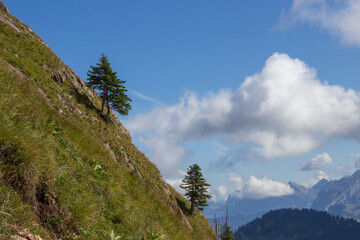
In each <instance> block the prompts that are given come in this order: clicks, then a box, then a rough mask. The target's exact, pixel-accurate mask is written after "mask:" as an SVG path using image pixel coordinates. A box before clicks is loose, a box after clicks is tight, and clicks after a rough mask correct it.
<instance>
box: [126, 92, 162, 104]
mask: <svg viewBox="0 0 360 240" xmlns="http://www.w3.org/2000/svg"><path fill="white" fill-rule="evenodd" d="M129 92H130V93H132V94H134V95H135V96H137V97H139V98H142V99H144V100H146V101H149V102H153V103H156V104H158V105H161V104H162V102H160V101H158V100H156V99H154V98H151V97H148V96H145V95H144V94H142V93H139V92H137V91H134V90H129Z"/></svg>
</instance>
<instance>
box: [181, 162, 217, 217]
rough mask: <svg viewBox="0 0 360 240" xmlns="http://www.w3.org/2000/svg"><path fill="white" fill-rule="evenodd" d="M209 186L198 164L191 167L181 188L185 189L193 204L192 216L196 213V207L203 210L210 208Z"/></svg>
mask: <svg viewBox="0 0 360 240" xmlns="http://www.w3.org/2000/svg"><path fill="white" fill-rule="evenodd" d="M209 186H210V184H208V183H206V180H205V178H204V177H203V175H202V173H201V168H200V166H199V165H197V164H196V163H195V164H193V165H191V166H189V168H188V170H187V172H186V175H185V177H184V179H183V180H182V184H181V185H180V187H181V188H183V189H185V191H186V193H185V196H187V197H188V199H189V201H190V203H191V208H190V215H192V214H193V213H194V208H195V207H196V208H197V209H199V210H203V209H204V208H203V207H205V206H208V204H207V200H208V199H210V198H211V195H209V194H207V192H208V187H209Z"/></svg>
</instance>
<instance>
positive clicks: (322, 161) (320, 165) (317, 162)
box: [301, 153, 333, 171]
mask: <svg viewBox="0 0 360 240" xmlns="http://www.w3.org/2000/svg"><path fill="white" fill-rule="evenodd" d="M332 163H333V160H332V158H331V157H330V155H329V154H328V153H322V154H318V155H316V157H314V158H312V159H311V160H310V162H308V163H306V164H305V165H304V166H302V167H301V170H303V171H309V170H323V169H326V168H328V167H329V166H330V165H331V164H332Z"/></svg>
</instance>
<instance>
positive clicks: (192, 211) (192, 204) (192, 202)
mask: <svg viewBox="0 0 360 240" xmlns="http://www.w3.org/2000/svg"><path fill="white" fill-rule="evenodd" d="M194 208H195V203H194V200H191V207H190V215H193V214H194Z"/></svg>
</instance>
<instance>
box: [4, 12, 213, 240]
mask: <svg viewBox="0 0 360 240" xmlns="http://www.w3.org/2000/svg"><path fill="white" fill-rule="evenodd" d="M0 14H4V13H0ZM6 16H7V17H9V18H11V19H12V20H13V21H14V22H15V23H16V25H17V26H18V27H19V28H21V29H27V26H25V25H22V24H21V23H20V22H18V20H17V19H15V18H13V17H11V16H9V15H6ZM0 29H1V32H0V45H1V46H2V47H1V48H0V123H1V124H0V225H1V226H0V232H1V235H0V239H8V238H9V237H10V236H11V235H12V234H14V232H15V231H16V229H15V228H19V229H24V228H28V229H29V230H30V231H31V233H33V234H38V235H40V236H41V237H42V238H43V239H54V238H55V236H56V237H57V238H61V239H110V237H109V233H110V232H111V230H114V231H115V232H116V233H117V234H119V235H122V236H124V237H133V238H141V237H144V238H145V239H149V236H150V235H149V233H151V232H153V233H157V234H159V235H164V239H171V240H173V239H214V233H213V231H212V229H211V227H210V225H209V223H208V222H207V220H206V218H205V217H204V216H202V215H201V214H200V213H199V212H196V214H195V215H194V216H186V219H187V221H188V222H189V223H190V225H191V227H192V229H193V231H192V230H190V229H189V228H188V226H187V225H186V223H185V222H184V220H183V219H182V218H181V214H180V213H179V212H178V211H177V210H176V206H177V205H178V203H181V204H180V205H181V207H182V209H183V212H185V213H186V211H187V210H186V209H188V208H189V203H188V202H187V201H186V200H185V199H184V198H183V197H182V196H180V195H179V194H178V193H177V192H175V190H174V189H172V188H171V187H170V186H168V185H167V184H166V183H165V182H164V181H163V179H162V178H161V175H160V172H159V170H158V169H157V167H156V166H155V165H154V164H152V163H151V162H150V161H149V160H148V159H147V158H146V156H145V155H144V154H143V153H141V152H139V151H138V150H137V148H136V147H135V146H134V145H133V144H132V142H131V137H130V136H129V135H128V134H127V133H126V132H124V131H123V130H122V126H121V124H120V125H119V123H117V121H116V120H115V119H114V118H112V119H111V120H110V121H107V122H105V121H104V120H103V119H101V117H100V116H99V114H98V111H97V109H96V108H97V107H99V105H98V104H99V99H98V97H97V96H96V98H95V99H92V97H91V96H90V95H89V93H87V92H86V91H84V89H78V88H76V87H74V85H73V84H72V83H71V81H69V80H68V79H67V80H66V79H65V81H64V82H63V83H62V82H56V81H54V80H53V79H52V78H51V76H52V74H51V73H52V72H56V71H59V69H60V70H61V71H62V72H65V73H66V72H67V73H71V69H70V68H68V67H67V66H65V65H64V64H63V63H62V62H61V61H60V59H59V58H58V57H57V56H56V55H55V54H54V53H52V51H51V49H50V48H49V47H47V46H46V45H44V44H42V43H41V42H40V41H38V40H37V39H36V38H34V37H33V36H31V35H29V34H27V33H17V32H16V31H14V30H13V29H11V28H9V27H8V26H7V25H5V24H3V23H2V22H0ZM11 66H12V67H11ZM13 68H15V69H17V70H14V69H13ZM90 92H91V91H90ZM105 145H109V146H110V148H111V151H113V153H114V155H115V157H116V159H113V158H112V157H111V154H110V152H109V151H108V150H107V148H106V147H105ZM131 166H134V167H135V168H134V169H133V168H132V167H131ZM167 188H169V189H170V192H171V194H170V195H169V196H168V195H167V194H166V192H167V190H166V189H167ZM10 199H11V200H10ZM176 199H178V200H176Z"/></svg>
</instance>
